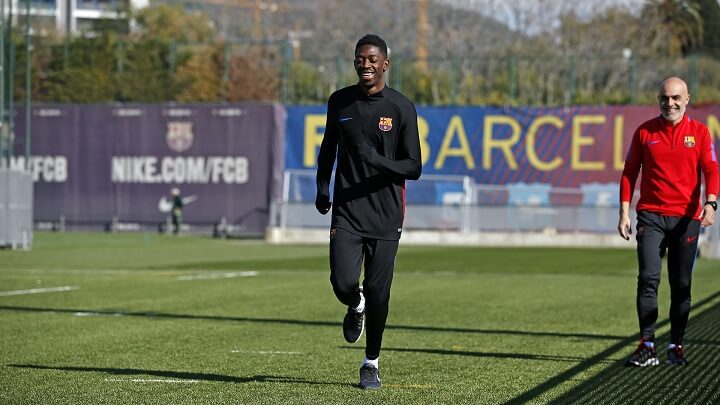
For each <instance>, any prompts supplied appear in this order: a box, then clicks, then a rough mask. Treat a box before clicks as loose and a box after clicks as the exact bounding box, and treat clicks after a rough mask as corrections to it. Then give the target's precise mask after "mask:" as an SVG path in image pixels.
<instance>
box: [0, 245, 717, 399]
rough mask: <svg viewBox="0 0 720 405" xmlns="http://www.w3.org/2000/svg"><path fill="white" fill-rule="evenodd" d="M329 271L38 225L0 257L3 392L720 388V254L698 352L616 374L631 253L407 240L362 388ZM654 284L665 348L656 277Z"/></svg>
mask: <svg viewBox="0 0 720 405" xmlns="http://www.w3.org/2000/svg"><path fill="white" fill-rule="evenodd" d="M628 243H629V246H633V245H634V244H633V242H628ZM328 273H329V270H328V258H327V246H271V245H266V244H264V243H262V242H260V241H228V240H213V239H210V238H202V237H184V236H183V237H172V236H164V235H155V234H101V233H98V234H87V233H65V234H53V233H37V234H36V235H35V241H34V246H33V249H32V251H27V252H25V251H0V403H3V404H4V403H8V404H24V403H32V404H37V403H43V404H44V403H67V404H79V403H92V404H95V403H108V404H115V403H117V404H128V403H168V404H171V403H193V404H210V403H212V404H215V403H217V404H226V403H252V404H256V403H268V404H279V403H300V404H308V403H313V404H316V403H357V404H366V403H408V404H416V403H478V404H482V403H489V404H496V403H559V404H560V403H562V404H565V403H584V404H587V403H596V404H607V403H678V402H683V403H718V402H719V401H720V394H719V392H720V391H719V390H718V389H717V381H720V371H718V370H720V367H718V364H720V262H718V261H713V260H706V259H700V260H698V262H697V264H696V267H695V276H694V284H693V305H694V307H693V312H692V314H691V319H690V323H689V328H688V333H687V339H686V349H687V352H688V356H689V359H690V361H691V365H690V366H688V367H684V368H679V367H671V366H667V365H664V364H663V365H660V366H658V367H652V368H645V369H626V368H624V367H623V365H622V362H623V360H624V359H625V358H626V356H627V355H628V354H629V353H630V352H632V350H633V349H634V347H635V345H636V338H637V337H636V334H637V321H636V316H635V279H636V262H635V254H634V250H633V249H561V248H553V249H550V248H471V247H462V248H461V247H421V246H405V245H403V244H402V242H401V244H400V251H399V254H398V258H397V266H396V273H395V278H394V282H393V290H392V297H391V304H390V316H389V319H388V325H387V329H386V330H385V337H384V344H383V352H382V355H381V357H380V368H381V378H382V381H383V388H382V389H381V390H378V391H374V392H365V391H361V390H359V389H358V388H356V387H355V384H356V383H357V379H358V375H357V374H358V368H359V366H360V360H361V359H362V356H363V347H364V338H363V339H362V340H361V341H360V342H358V343H357V344H355V345H349V344H346V343H345V342H344V340H343V338H342V330H341V323H342V317H343V315H344V312H345V308H343V306H342V305H341V304H339V303H338V302H337V301H336V299H335V297H334V295H333V293H332V289H331V287H330V283H329V279H328ZM58 287H66V290H65V291H52V290H47V289H51V288H58ZM26 290H30V291H26ZM22 291H25V292H24V293H23V292H22ZM30 292H36V293H30ZM660 293H661V297H660V301H659V302H660V320H659V330H658V346H659V348H660V349H661V350H660V354H661V361H664V357H665V355H664V347H665V345H666V344H667V338H668V330H669V325H668V322H667V313H668V306H669V297H668V286H667V277H666V274H665V272H664V273H663V282H662V285H661V291H660Z"/></svg>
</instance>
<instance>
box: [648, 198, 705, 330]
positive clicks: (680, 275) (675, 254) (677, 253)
mask: <svg viewBox="0 0 720 405" xmlns="http://www.w3.org/2000/svg"><path fill="white" fill-rule="evenodd" d="M637 218H638V224H637V256H638V267H639V270H640V271H639V275H638V284H637V313H638V320H639V321H640V335H641V337H643V338H646V339H649V340H654V338H655V327H656V321H657V317H658V303H657V291H658V285H659V284H660V273H661V270H662V259H663V257H664V256H665V251H666V250H667V262H668V265H667V267H668V280H669V281H670V342H671V343H675V344H682V340H683V337H684V335H685V326H686V325H687V321H688V317H689V315H690V284H691V280H692V272H693V266H694V264H695V256H696V253H697V246H698V236H699V234H700V222H699V221H696V220H693V219H690V218H681V217H668V216H662V215H658V214H654V213H651V212H647V211H640V212H638V216H637Z"/></svg>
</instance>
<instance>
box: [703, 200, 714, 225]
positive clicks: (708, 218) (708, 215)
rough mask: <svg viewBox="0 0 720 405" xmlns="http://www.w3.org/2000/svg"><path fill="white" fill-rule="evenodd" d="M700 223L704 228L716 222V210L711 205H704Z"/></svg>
mask: <svg viewBox="0 0 720 405" xmlns="http://www.w3.org/2000/svg"><path fill="white" fill-rule="evenodd" d="M700 221H701V222H700V225H702V227H703V228H705V227H708V226H710V225H712V224H714V223H715V210H714V209H713V207H711V206H710V205H707V204H706V205H705V206H703V210H702V212H701V213H700Z"/></svg>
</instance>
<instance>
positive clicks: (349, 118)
mask: <svg viewBox="0 0 720 405" xmlns="http://www.w3.org/2000/svg"><path fill="white" fill-rule="evenodd" d="M351 119H352V117H342V118H340V122H345V121H350V120H351Z"/></svg>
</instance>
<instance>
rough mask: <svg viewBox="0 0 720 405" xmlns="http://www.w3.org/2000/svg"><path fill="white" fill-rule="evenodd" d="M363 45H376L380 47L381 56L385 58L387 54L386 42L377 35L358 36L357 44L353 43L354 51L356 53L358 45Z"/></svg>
mask: <svg viewBox="0 0 720 405" xmlns="http://www.w3.org/2000/svg"><path fill="white" fill-rule="evenodd" d="M363 45H372V46H377V47H378V48H379V49H380V52H382V54H383V56H385V58H386V59H387V56H388V47H387V44H386V43H385V41H384V40H383V39H382V38H380V37H379V36H377V35H373V34H367V35H365V36H364V37H362V38H360V40H359V41H358V43H357V45H355V52H356V53H357V50H358V49H360V47H361V46H363Z"/></svg>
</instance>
